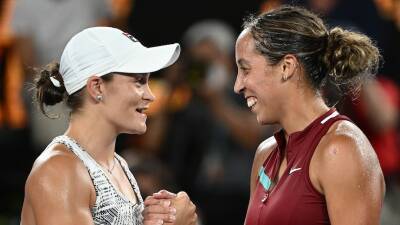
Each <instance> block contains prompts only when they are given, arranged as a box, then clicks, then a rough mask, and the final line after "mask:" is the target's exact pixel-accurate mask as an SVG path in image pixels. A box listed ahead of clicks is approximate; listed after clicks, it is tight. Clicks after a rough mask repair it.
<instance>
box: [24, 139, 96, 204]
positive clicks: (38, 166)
mask: <svg viewBox="0 0 400 225" xmlns="http://www.w3.org/2000/svg"><path fill="white" fill-rule="evenodd" d="M90 182H91V181H90V177H89V175H88V173H87V170H86V168H85V166H84V165H83V163H82V162H81V161H80V160H79V158H78V157H77V156H75V154H73V153H72V152H70V151H69V150H68V149H67V147H66V146H64V145H61V144H56V145H54V146H51V147H50V148H48V149H47V150H45V151H44V152H43V153H42V154H41V155H40V156H39V157H38V158H37V159H36V161H35V163H34V164H33V167H32V170H31V172H30V174H29V176H28V179H27V181H26V185H25V192H26V196H27V197H29V198H31V199H32V198H36V197H40V196H38V195H43V194H45V195H53V194H54V195H57V194H58V193H63V192H64V191H67V190H68V189H71V188H72V189H75V188H76V189H81V188H85V187H86V189H87V190H89V191H90V188H87V187H90V186H86V185H90ZM83 193H84V191H83ZM89 193H90V192H89Z"/></svg>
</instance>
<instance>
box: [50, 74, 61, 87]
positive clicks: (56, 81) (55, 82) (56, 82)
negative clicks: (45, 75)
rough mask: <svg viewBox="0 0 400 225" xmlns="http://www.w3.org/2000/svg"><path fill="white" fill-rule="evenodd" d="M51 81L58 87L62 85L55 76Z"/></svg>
mask: <svg viewBox="0 0 400 225" xmlns="http://www.w3.org/2000/svg"><path fill="white" fill-rule="evenodd" d="M50 81H51V83H53V85H54V86H56V87H61V84H60V81H58V80H57V79H56V78H54V77H53V76H51V77H50Z"/></svg>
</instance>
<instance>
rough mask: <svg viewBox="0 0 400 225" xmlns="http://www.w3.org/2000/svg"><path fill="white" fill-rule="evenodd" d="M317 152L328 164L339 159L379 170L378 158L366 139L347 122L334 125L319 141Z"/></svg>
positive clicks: (342, 121) (353, 125) (343, 121)
mask: <svg viewBox="0 0 400 225" xmlns="http://www.w3.org/2000/svg"><path fill="white" fill-rule="evenodd" d="M317 150H318V152H319V153H320V157H321V160H323V161H324V162H326V163H328V164H329V161H331V160H332V159H341V160H340V161H339V162H343V163H346V162H347V161H352V162H353V163H360V164H361V165H360V166H362V167H368V168H370V169H374V170H375V169H376V170H380V166H379V162H378V158H377V156H376V154H375V151H374V149H373V148H372V145H371V143H370V142H369V140H368V138H367V137H366V136H365V135H364V133H363V132H362V131H361V130H360V129H359V128H358V127H357V126H356V125H355V124H353V123H351V122H349V121H345V120H341V121H338V122H336V123H334V124H333V125H332V126H331V128H330V129H329V131H328V132H327V133H326V135H325V136H324V137H323V138H322V139H321V141H320V144H319V145H318V148H317ZM349 157H351V158H349ZM350 159H351V160H350Z"/></svg>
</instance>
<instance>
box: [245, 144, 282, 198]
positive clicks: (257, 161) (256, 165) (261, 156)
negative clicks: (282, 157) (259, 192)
mask: <svg viewBox="0 0 400 225" xmlns="http://www.w3.org/2000/svg"><path fill="white" fill-rule="evenodd" d="M276 146H277V142H276V140H275V137H274V136H272V137H270V138H268V139H266V140H264V141H263V142H261V144H260V145H259V146H258V148H257V150H256V153H255V156H254V161H253V166H252V169H251V181H250V194H252V193H253V191H254V189H255V187H256V181H257V175H258V171H259V169H260V168H261V166H262V165H263V163H264V161H265V160H266V159H267V158H268V156H269V155H270V154H271V152H272V151H273V150H274V149H275V147H276Z"/></svg>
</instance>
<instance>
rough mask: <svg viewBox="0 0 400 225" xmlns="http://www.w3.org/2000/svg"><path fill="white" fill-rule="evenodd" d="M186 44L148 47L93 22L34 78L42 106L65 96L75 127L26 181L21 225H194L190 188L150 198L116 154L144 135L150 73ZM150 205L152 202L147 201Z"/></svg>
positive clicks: (56, 141)
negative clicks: (130, 137)
mask: <svg viewBox="0 0 400 225" xmlns="http://www.w3.org/2000/svg"><path fill="white" fill-rule="evenodd" d="M179 53H180V46H179V44H171V45H164V46H158V47H152V48H146V47H144V46H143V45H142V44H141V43H140V42H139V41H138V40H136V39H135V38H134V37H133V36H131V35H130V34H127V33H124V32H122V31H121V30H118V29H115V28H110V27H94V28H88V29H85V30H83V31H82V32H80V33H78V34H76V35H75V36H74V37H73V38H72V39H71V40H70V41H69V42H68V44H67V45H66V47H65V49H64V52H63V54H62V56H61V61H60V64H58V63H53V64H50V65H48V66H47V67H46V68H45V69H43V70H42V71H40V73H39V74H38V77H37V79H36V80H35V90H36V95H35V96H36V101H37V103H38V105H39V107H40V109H41V111H42V112H43V113H44V114H45V115H47V114H46V111H45V107H46V106H51V105H54V104H57V103H59V102H62V101H64V102H65V103H66V104H67V106H68V107H69V108H70V109H71V113H70V122H69V127H68V129H67V130H66V132H65V133H64V135H61V136H58V137H56V138H54V140H53V141H52V142H51V143H50V144H49V145H48V147H47V148H46V149H45V150H44V151H43V152H42V154H41V155H40V156H39V157H38V158H37V160H36V161H35V163H34V165H33V168H32V171H31V173H30V175H29V177H28V179H27V182H26V187H25V199H24V204H23V208H22V215H21V224H22V225H33V224H36V225H41V224H58V225H66V224H73V225H76V224H80V225H85V224H113V225H117V224H118V225H122V224H127V225H128V224H129V225H134V224H135V225H136V224H163V223H172V224H194V223H195V222H196V217H197V216H196V213H195V206H194V205H193V203H192V202H191V201H190V200H189V198H188V197H187V195H186V194H185V193H183V192H181V193H178V195H174V194H172V193H167V192H160V193H158V196H157V195H156V196H155V197H151V198H149V199H147V200H146V201H145V202H143V200H142V197H141V195H140V192H139V187H138V185H137V183H136V181H135V178H134V177H133V175H132V174H131V173H130V171H129V169H128V166H127V164H126V162H125V161H124V159H122V158H121V157H120V156H119V155H117V154H116V153H115V141H116V138H117V136H118V134H120V133H129V134H143V133H144V132H145V131H146V114H145V110H146V109H147V108H148V107H149V104H150V103H151V102H152V101H154V96H153V94H152V93H151V91H150V89H149V86H148V79H149V73H151V72H154V71H157V70H160V69H162V68H165V67H167V66H169V65H171V64H173V63H174V62H175V61H176V60H177V58H178V57H179ZM145 206H146V207H145Z"/></svg>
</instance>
